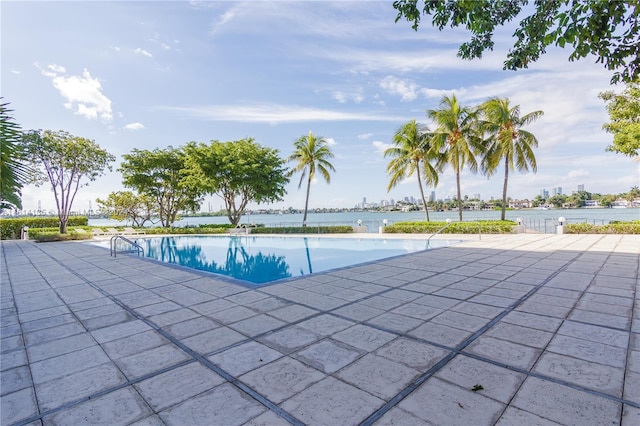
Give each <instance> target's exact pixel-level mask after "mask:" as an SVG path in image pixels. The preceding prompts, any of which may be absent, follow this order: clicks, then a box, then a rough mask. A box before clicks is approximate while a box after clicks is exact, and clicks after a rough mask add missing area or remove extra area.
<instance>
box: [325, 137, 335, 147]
mask: <svg viewBox="0 0 640 426" xmlns="http://www.w3.org/2000/svg"><path fill="white" fill-rule="evenodd" d="M324 140H325V141H327V145H329V146H334V145H336V144H337V143H338V142H336V140H335V139H334V138H324Z"/></svg>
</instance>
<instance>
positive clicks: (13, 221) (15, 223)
mask: <svg viewBox="0 0 640 426" xmlns="http://www.w3.org/2000/svg"><path fill="white" fill-rule="evenodd" d="M88 223H89V219H87V217H86V216H71V217H70V218H69V221H68V222H67V226H87V225H88ZM23 226H28V227H29V229H31V228H59V227H60V221H59V220H58V218H57V217H10V218H6V219H4V218H3V219H0V239H3V240H11V239H14V240H15V239H19V238H20V231H21V230H22V227H23Z"/></svg>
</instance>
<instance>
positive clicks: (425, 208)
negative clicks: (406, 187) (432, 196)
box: [416, 161, 429, 222]
mask: <svg viewBox="0 0 640 426" xmlns="http://www.w3.org/2000/svg"><path fill="white" fill-rule="evenodd" d="M416 173H417V174H418V186H419V187H420V195H421V196H422V205H423V206H424V212H425V213H426V215H427V222H429V208H428V207H427V200H426V199H425V198H424V190H423V189H422V180H421V179H420V162H419V161H416Z"/></svg>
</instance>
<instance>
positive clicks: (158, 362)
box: [115, 344, 190, 380]
mask: <svg viewBox="0 0 640 426" xmlns="http://www.w3.org/2000/svg"><path fill="white" fill-rule="evenodd" d="M189 358H190V357H189V355H187V354H186V353H185V352H184V351H183V350H181V349H178V347H176V346H174V345H173V344H167V345H163V346H158V347H157V348H153V349H149V350H146V351H144V352H139V353H136V354H135V355H130V356H127V357H124V358H120V359H117V360H116V361H115V362H116V364H118V366H119V367H120V368H121V369H122V371H123V372H124V374H125V375H126V376H127V378H128V379H129V380H131V379H135V378H138V377H141V376H144V375H146V374H149V373H152V372H154V371H156V370H160V369H163V368H166V367H169V366H171V365H175V364H178V363H180V362H182V361H186V360H188V359H189Z"/></svg>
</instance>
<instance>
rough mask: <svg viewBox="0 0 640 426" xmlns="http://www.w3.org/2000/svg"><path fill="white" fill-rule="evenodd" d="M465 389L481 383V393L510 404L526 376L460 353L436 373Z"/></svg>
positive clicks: (479, 392) (439, 376)
mask: <svg viewBox="0 0 640 426" xmlns="http://www.w3.org/2000/svg"><path fill="white" fill-rule="evenodd" d="M435 376H436V377H438V378H440V379H443V380H446V381H448V382H450V383H453V384H456V385H458V386H461V387H463V388H465V389H470V390H471V389H473V387H474V386H476V385H480V386H482V388H483V389H481V390H478V391H477V393H478V394H480V395H484V396H487V397H489V398H493V399H495V400H498V401H500V402H503V403H505V404H508V403H509V401H510V400H511V398H512V397H513V395H514V394H515V393H516V391H517V390H518V388H519V387H520V385H521V384H522V382H523V381H524V379H525V378H526V376H525V375H524V374H521V373H516V372H515V371H512V370H509V369H506V368H503V367H498V366H496V365H493V364H490V363H488V362H484V361H479V360H477V359H473V358H469V357H467V356H464V355H458V356H456V357H455V358H454V359H452V360H451V361H449V363H448V364H447V365H446V366H445V367H444V368H442V369H441V370H440V371H438V372H437V373H436V374H435Z"/></svg>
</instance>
